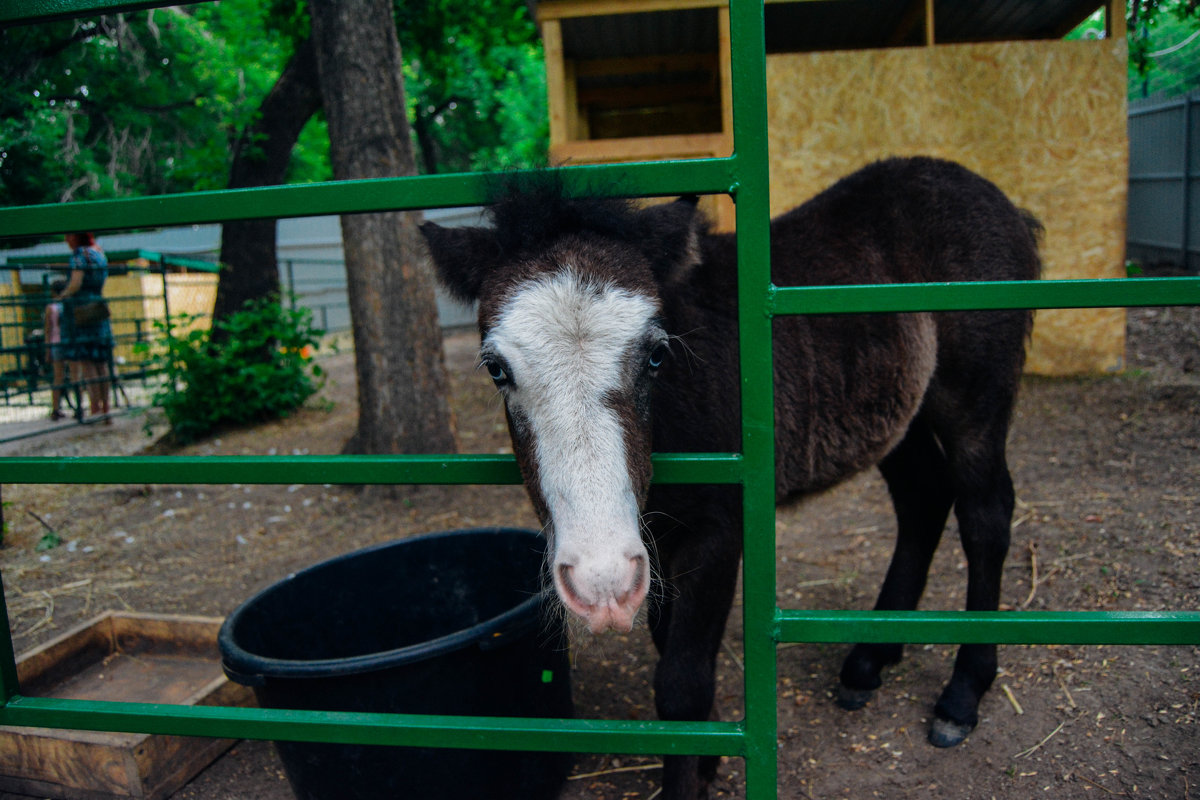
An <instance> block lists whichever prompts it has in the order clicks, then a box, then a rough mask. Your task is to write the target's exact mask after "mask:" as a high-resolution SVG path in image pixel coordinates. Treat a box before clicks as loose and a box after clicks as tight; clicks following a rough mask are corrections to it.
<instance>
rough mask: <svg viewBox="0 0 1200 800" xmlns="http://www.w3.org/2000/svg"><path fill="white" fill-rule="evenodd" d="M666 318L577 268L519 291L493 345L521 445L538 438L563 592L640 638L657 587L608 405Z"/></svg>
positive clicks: (593, 624)
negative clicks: (640, 619) (637, 623)
mask: <svg viewBox="0 0 1200 800" xmlns="http://www.w3.org/2000/svg"><path fill="white" fill-rule="evenodd" d="M657 311H658V308H657V306H656V303H655V301H653V300H651V299H650V298H648V297H645V296H642V295H639V294H635V293H633V292H629V291H626V290H624V289H621V288H617V287H614V286H606V285H598V284H597V283H595V282H589V281H587V280H584V279H582V278H580V277H579V276H577V275H575V274H573V273H572V272H571V271H570V270H569V269H568V270H565V271H563V272H559V273H556V274H554V275H551V276H546V277H542V278H539V279H537V280H533V281H530V282H529V283H528V284H526V285H525V286H523V287H521V288H519V289H518V290H517V291H516V293H515V294H514V295H513V297H512V298H511V299H510V300H509V301H508V302H507V303H506V304H505V305H504V307H503V308H502V310H501V312H500V314H499V315H498V317H497V321H496V323H495V325H494V326H493V327H492V329H491V330H490V331H489V332H488V335H487V338H486V339H485V340H484V342H483V349H482V351H483V354H484V356H485V357H487V355H489V354H494V355H497V356H499V357H501V358H503V359H504V361H505V362H507V367H508V370H509V377H510V379H511V384H510V385H509V386H508V387H506V389H505V401H506V403H507V404H508V407H509V411H510V413H511V415H512V417H513V419H514V422H515V425H516V427H517V434H518V439H525V440H526V441H529V440H532V447H533V453H532V456H533V460H534V461H535V463H536V464H537V481H538V487H537V488H538V489H539V490H540V492H541V495H542V497H543V498H544V500H545V502H546V505H547V508H548V510H549V513H550V528H549V530H548V533H549V534H550V536H551V541H552V542H553V545H554V551H553V558H554V563H553V574H554V586H555V589H556V590H557V592H558V595H559V598H560V599H561V600H562V602H563V603H564V605H566V607H567V608H569V609H570V610H571V611H573V612H575V613H576V614H578V615H580V616H581V617H583V618H584V619H585V620H586V621H587V623H588V626H589V627H590V628H591V630H592V631H593V632H595V633H599V632H601V631H604V630H607V629H609V628H612V629H616V630H622V631H628V630H630V629H631V628H632V627H633V618H634V615H635V614H636V613H637V610H638V608H639V607H640V606H641V604H642V601H643V600H644V599H645V597H646V592H647V590H648V588H649V582H650V579H649V565H648V563H647V556H646V550H645V547H644V546H643V545H642V540H641V536H640V533H639V529H638V519H639V509H638V498H637V497H636V496H635V492H634V488H633V481H632V478H631V477H630V475H629V467H628V464H627V462H626V445H625V438H624V433H623V428H622V425H621V420H620V419H618V416H617V414H616V413H615V412H614V410H613V409H612V408H611V407H610V406H609V405H608V404H607V403H606V402H605V397H606V396H608V395H611V394H612V393H616V392H621V391H628V390H629V389H630V386H631V381H632V380H633V379H634V376H631V375H628V374H626V373H627V371H628V370H629V369H630V365H631V363H632V364H637V363H638V362H637V360H636V359H631V352H632V351H633V350H634V349H635V348H640V347H643V346H644V345H643V342H644V341H645V338H646V336H647V334H648V332H650V331H651V330H652V329H653V325H654V322H653V320H654V317H655V314H656V313H657Z"/></svg>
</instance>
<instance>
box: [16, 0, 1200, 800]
mask: <svg viewBox="0 0 1200 800" xmlns="http://www.w3.org/2000/svg"><path fill="white" fill-rule="evenodd" d="M161 4H162V3H161V2H145V1H144V0H143V1H142V2H120V0H0V25H5V24H17V23H20V24H25V23H36V22H38V21H42V20H48V19H54V18H60V17H71V16H80V15H84V14H90V13H99V12H112V11H118V10H129V9H132V8H144V7H149V6H153V5H161ZM730 26H731V39H732V74H733V106H734V107H733V113H734V136H735V152H734V154H733V155H732V156H730V157H728V158H710V159H699V160H692V161H677V162H658V163H646V164H638V165H633V166H630V165H620V166H617V167H612V166H586V167H573V168H571V169H570V170H568V171H567V180H568V182H574V181H579V182H581V183H580V185H583V183H584V182H586V185H588V186H603V185H606V181H605V180H603V179H604V178H605V177H611V178H616V177H618V176H619V178H620V184H621V186H622V187H623V191H626V192H628V193H632V194H636V195H642V196H651V195H664V194H675V193H694V194H719V193H727V194H730V195H732V197H733V198H734V200H735V201H736V208H737V230H738V235H737V251H738V263H739V269H740V279H739V284H738V285H739V288H738V294H739V302H740V304H741V309H742V313H741V314H740V315H739V326H740V337H741V349H740V353H741V355H740V358H741V375H742V376H743V377H742V415H743V426H742V448H741V451H740V452H738V453H715V454H700V455H695V454H692V455H686V456H685V455H679V454H660V455H658V456H656V457H655V462H654V464H655V479H656V480H658V481H660V482H672V483H710V484H711V483H733V484H740V485H741V486H742V489H743V496H744V511H743V514H744V521H745V531H746V538H745V556H744V566H743V570H744V576H745V578H746V580H745V581H744V585H745V589H744V602H743V615H744V619H743V622H744V630H745V716H744V718H743V719H742V720H740V721H733V722H691V723H656V722H639V721H625V720H548V719H498V718H464V717H428V716H413V715H396V714H369V713H330V712H314V711H289V710H270V709H243V708H223V707H182V706H172V705H157V704H146V703H117V702H96V701H82V700H71V699H49V698H36V697H26V696H24V695H22V694H21V693H20V690H19V687H18V684H17V679H16V667H15V663H14V655H13V649H12V641H11V634H10V635H8V636H4V637H2V638H0V700H2V701H3V706H2V707H0V724H5V725H27V726H35V727H50V728H81V729H92V730H110V731H133V732H144V733H170V734H181V735H198V736H218V737H229V738H256V739H283V740H297V741H329V742H343V743H353V744H389V745H422V746H432V747H487V748H493V749H507V750H526V749H531V750H566V751H572V752H598V753H613V752H617V753H631V754H660V753H676V754H695V755H730V756H740V757H742V758H744V759H745V776H746V790H747V795H748V796H749V797H750V798H753V799H754V800H758V799H759V798H769V797H774V796H775V793H776V691H775V686H776V664H775V653H776V646H777V644H778V643H780V642H847V641H859V642H865V641H876V642H882V641H889V642H894V641H904V642H923V643H954V642H997V643H1003V644H1010V643H1026V644H1040V643H1051V642H1053V643H1059V644H1100V643H1114V644H1115V643H1122V644H1140V643H1155V644H1197V643H1200V612H1191V611H1178V612H1164V613H1155V612H1142V613H1138V612H1122V613H1106V612H1078V613H1071V612H1061V613H1058V612H1054V613H1032V612H1020V613H999V612H994V613H967V612H876V611H866V612H832V611H820V612H815V611H800V610H787V609H780V608H778V607H777V604H776V589H775V542H774V535H773V533H772V531H773V530H774V485H775V482H774V452H773V450H774V445H773V424H774V419H773V416H774V415H773V409H772V396H773V388H772V379H771V375H772V369H771V322H772V318H773V317H774V316H776V315H780V314H796V313H856V312H863V311H923V310H930V311H936V310H946V309H961V310H972V309H984V308H1057V307H1081V306H1083V307H1100V306H1139V305H1147V306H1157V305H1200V279H1197V278H1177V279H1164V280H1137V281H1119V280H1118V281H1065V282H1032V283H1000V284H987V283H971V284H937V285H901V286H862V287H856V286H851V287H815V288H780V287H774V286H772V285H771V282H770V272H769V266H768V255H769V242H768V222H769V220H768V216H769V210H768V191H767V189H768V186H767V181H768V175H767V139H766V121H767V113H766V78H765V52H764V44H763V41H764V38H763V33H764V31H763V7H762V4H761V1H760V2H755V0H745V2H742V1H741V0H733V1H732V2H731V8H730ZM485 181H486V177H485V176H481V175H445V176H424V177H416V178H406V179H402V178H396V179H384V180H371V181H348V182H341V183H330V184H319V185H306V186H299V187H277V188H265V189H244V190H236V191H227V192H204V193H192V194H182V195H173V196H168V197H151V198H139V199H131V200H120V201H105V202H83V203H73V204H71V205H70V206H69V208H68V207H53V206H35V207H22V208H10V209H0V235H17V234H26V235H27V234H51V233H59V232H62V231H65V230H67V229H80V228H86V229H91V230H98V231H102V230H107V229H114V228H128V227H130V226H134V225H136V226H156V225H178V224H191V223H200V222H214V221H221V220H227V219H251V218H263V217H294V216H307V215H312V214H338V213H350V212H371V211H391V210H398V209H415V208H430V207H438V208H443V207H453V206H466V205H475V204H478V203H481V202H483V201H484V200H485V199H486V196H485V188H486V183H485ZM612 182H615V181H610V182H609V183H612ZM164 479H167V480H169V482H170V483H172V484H181V483H195V484H206V483H222V484H224V483H230V482H240V483H247V484H251V483H257V484H291V483H331V482H332V483H343V484H367V483H377V484H391V483H427V484H435V483H440V484H470V483H516V482H519V480H520V476H519V473H518V471H517V469H516V466H515V464H514V463H513V460H512V458H511V457H500V456H388V457H381V456H377V457H349V456H306V457H227V458H155V457H136V458H67V459H41V458H7V459H0V483H161V482H163V481H164ZM5 618H6V619H7V612H6V613H5Z"/></svg>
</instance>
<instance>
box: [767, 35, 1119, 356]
mask: <svg viewBox="0 0 1200 800" xmlns="http://www.w3.org/2000/svg"><path fill="white" fill-rule="evenodd" d="M1125 59H1126V50H1125V42H1124V40H1123V39H1121V40H1120V41H1104V42H1094V41H1093V42H1064V41H1051V42H1003V43H996V44H975V45H939V46H936V47H922V48H903V49H891V50H866V51H853V52H831V53H804V54H782V55H772V56H768V57H767V87H768V89H767V92H768V115H769V128H768V130H769V142H770V152H771V207H772V211H773V213H779V212H782V211H785V210H786V209H788V208H790V207H792V206H794V205H797V204H798V203H800V202H803V201H804V200H806V199H808V198H809V197H812V196H813V195H814V194H816V193H817V192H819V191H820V190H821V189H823V188H825V187H826V186H828V185H830V184H832V183H833V182H834V181H836V180H837V179H838V178H839V177H842V176H844V175H846V174H849V173H850V172H853V171H854V170H855V169H857V168H859V167H861V166H863V165H865V164H867V163H869V162H871V161H874V160H876V159H879V158H885V157H888V156H904V155H919V154H924V155H932V156H938V157H941V158H949V159H952V160H955V161H958V162H960V163H961V164H963V165H965V166H967V167H968V168H970V169H972V170H975V171H976V172H978V173H980V174H982V175H983V176H985V177H987V178H988V179H990V180H991V181H993V182H994V183H996V184H997V185H998V186H999V187H1000V188H1001V189H1003V190H1004V192H1005V193H1007V194H1008V196H1009V197H1010V198H1012V200H1013V201H1014V202H1015V203H1016V204H1017V205H1019V206H1021V207H1023V208H1027V209H1029V210H1030V211H1032V212H1034V213H1035V214H1036V215H1037V216H1038V218H1039V219H1041V220H1042V223H1043V224H1044V225H1045V226H1046V237H1045V239H1044V241H1043V246H1042V257H1043V260H1044V262H1045V271H1044V273H1043V277H1045V278H1049V279H1068V278H1070V279H1074V278H1114V277H1123V276H1124V252H1125V195H1126V183H1127V173H1128V159H1129V155H1128V142H1127V137H1126V131H1125V112H1126V104H1125V103H1126V101H1125V91H1126V90H1125V80H1126V77H1125ZM1124 348H1125V313H1124V310H1122V309H1094V310H1093V309H1085V310H1053V309H1052V310H1044V311H1039V312H1038V313H1037V320H1036V323H1035V325H1034V334H1033V342H1032V345H1031V348H1030V353H1029V359H1028V362H1027V367H1026V368H1027V370H1028V371H1030V372H1035V373H1040V374H1060V375H1061V374H1073V373H1087V372H1102V371H1112V370H1117V369H1120V368H1121V366H1122V362H1123V357H1124Z"/></svg>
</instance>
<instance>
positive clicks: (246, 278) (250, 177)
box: [213, 39, 321, 318]
mask: <svg viewBox="0 0 1200 800" xmlns="http://www.w3.org/2000/svg"><path fill="white" fill-rule="evenodd" d="M320 107H321V87H320V84H319V82H318V80H317V58H316V52H315V50H314V49H313V45H312V40H311V39H307V40H305V41H303V42H301V43H299V44H298V45H297V46H296V52H295V53H294V54H293V55H292V58H291V60H290V61H289V62H288V64H287V66H286V67H285V68H284V70H283V72H282V73H281V74H280V76H279V79H278V80H277V81H276V82H275V85H274V86H273V87H271V91H270V92H268V93H267V96H266V97H265V98H264V99H263V101H262V104H261V105H260V106H259V107H258V118H257V119H256V120H255V121H254V122H253V123H251V124H249V125H247V126H246V128H245V129H244V130H243V131H242V134H241V136H240V137H239V138H238V142H237V145H236V146H235V147H234V151H233V163H232V165H231V166H230V170H229V188H230V189H244V188H248V187H252V186H275V185H278V184H281V183H283V182H284V180H285V179H286V177H287V168H288V161H289V160H290V158H291V154H292V148H293V147H295V145H296V139H297V138H298V137H299V136H300V132H301V131H302V130H303V129H304V126H305V124H306V123H307V122H308V120H309V119H311V118H312V115H313V114H315V113H316V112H317V110H318V109H319V108H320ZM220 260H221V263H222V264H224V265H225V267H226V268H225V269H224V270H223V271H222V272H221V278H220V281H219V283H218V284H217V300H216V304H215V306H214V308H213V317H214V318H220V317H225V316H228V315H229V314H232V313H233V312H235V311H238V310H240V309H241V307H242V306H243V305H245V303H246V301H247V300H257V299H259V298H262V297H267V296H269V295H278V294H279V270H278V267H277V262H276V254H275V220H273V219H252V220H235V221H232V222H226V223H225V224H224V225H223V226H221V256H220Z"/></svg>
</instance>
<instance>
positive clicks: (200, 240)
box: [0, 208, 483, 331]
mask: <svg viewBox="0 0 1200 800" xmlns="http://www.w3.org/2000/svg"><path fill="white" fill-rule="evenodd" d="M481 214H482V212H481V210H480V209H479V208H450V209H433V210H430V211H426V212H425V218H426V219H428V220H429V221H431V222H436V223H437V224H439V225H443V226H445V227H457V226H462V225H480V224H483V223H482V219H481ZM96 238H97V240H98V242H99V244H100V246H101V247H103V248H104V249H105V250H107V251H111V252H114V253H115V252H118V251H122V250H151V251H154V252H156V253H163V254H167V255H173V256H182V257H185V258H194V259H197V260H200V261H211V262H216V260H217V255H218V253H219V252H220V249H221V226H220V225H190V226H186V227H181V228H162V229H160V230H156V231H147V232H143V233H117V234H97V237H96ZM276 253H277V258H278V261H279V278H280V282H281V284H282V285H283V287H284V289H285V290H287V289H288V288H289V287H290V288H291V289H292V291H294V292H295V293H296V295H297V304H298V305H302V306H305V307H307V308H310V309H312V311H313V319H314V324H315V325H316V326H317V327H320V328H324V329H325V330H327V331H340V330H347V329H349V327H350V312H349V304H348V302H347V299H346V266H345V256H344V254H343V251H342V230H341V224H340V222H339V218H338V217H337V216H323V217H301V218H297V219H281V220H279V222H278V223H277V227H276ZM66 255H67V246H66V244H64V243H61V242H52V243H49V244H40V245H37V246H35V247H26V248H20V249H13V250H0V263H7V261H8V259H10V258H14V259H15V258H20V257H30V256H63V257H64V258H65V257H66ZM11 279H12V277H11V271H9V270H3V269H0V283H6V282H8V281H10V280H11ZM437 303H438V317H439V319H440V320H441V324H442V327H458V326H463V325H472V324H474V322H475V313H474V311H473V310H472V309H471V308H469V307H467V306H464V305H462V304H461V303H458V302H456V301H454V300H452V299H450V298H449V297H447V296H446V295H445V294H444V293H443V292H442V291H441V289H440V288H439V289H438V297H437Z"/></svg>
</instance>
